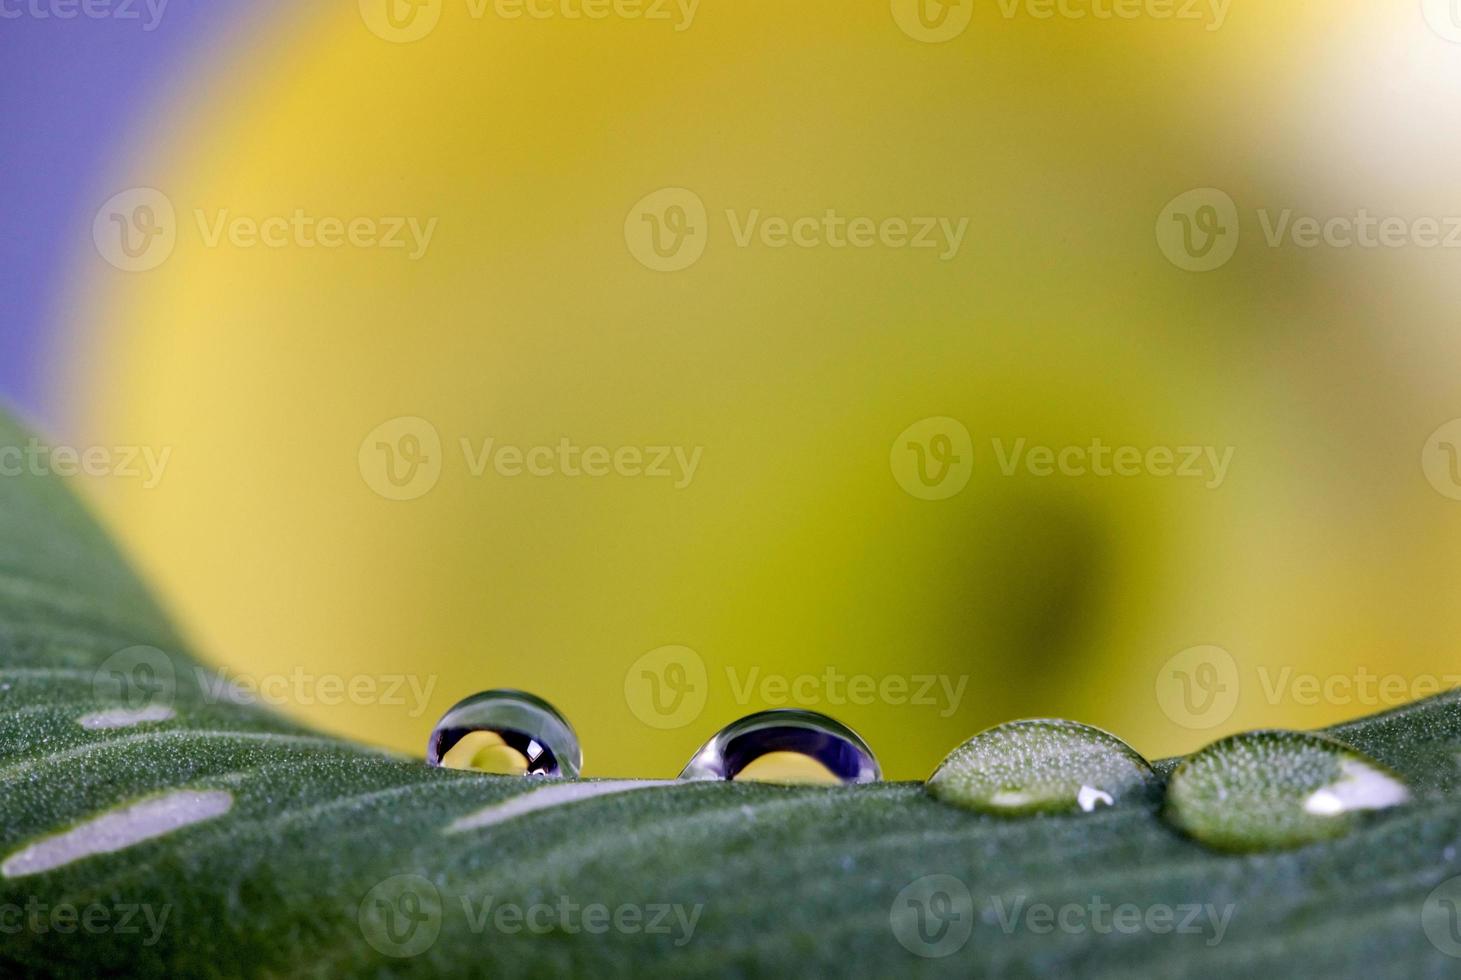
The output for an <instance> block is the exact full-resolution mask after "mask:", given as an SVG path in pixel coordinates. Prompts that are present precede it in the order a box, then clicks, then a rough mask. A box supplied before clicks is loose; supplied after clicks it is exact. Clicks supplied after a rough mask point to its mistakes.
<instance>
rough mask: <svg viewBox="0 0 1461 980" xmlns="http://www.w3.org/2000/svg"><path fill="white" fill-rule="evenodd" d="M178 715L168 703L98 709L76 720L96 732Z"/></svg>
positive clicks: (168, 719)
mask: <svg viewBox="0 0 1461 980" xmlns="http://www.w3.org/2000/svg"><path fill="white" fill-rule="evenodd" d="M176 717H177V712H176V711H173V710H172V709H171V708H169V707H167V706H166V705H162V704H156V705H152V706H150V707H146V708H141V709H138V710H136V711H132V710H129V709H127V708H113V709H111V710H110V711H98V712H96V713H95V714H90V715H84V716H82V717H81V718H78V719H76V720H77V722H78V723H79V724H80V725H81V727H82V728H85V729H87V730H88V731H93V732H96V731H103V730H105V729H109V728H131V727H132V726H133V725H143V724H146V723H147V722H150V721H171V720H172V719H174V718H176Z"/></svg>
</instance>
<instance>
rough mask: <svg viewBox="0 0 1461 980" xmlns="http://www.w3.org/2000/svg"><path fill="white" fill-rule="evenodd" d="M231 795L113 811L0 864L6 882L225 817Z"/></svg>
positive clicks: (193, 795)
mask: <svg viewBox="0 0 1461 980" xmlns="http://www.w3.org/2000/svg"><path fill="white" fill-rule="evenodd" d="M232 808H233V794H232V793H226V792H223V791H221V790H209V791H198V790H177V791H175V792H171V793H167V794H165V795H163V796H154V797H150V798H148V799H145V800H141V801H139V802H137V803H133V804H132V805H131V806H127V807H123V808H122V809H118V810H110V811H108V812H106V813H103V814H102V815H100V816H98V817H93V818H91V819H90V820H88V821H86V822H85V823H83V824H81V825H80V826H77V827H73V828H71V829H70V830H68V831H66V832H65V833H61V834H56V835H54V836H51V837H44V838H41V839H40V840H38V841H36V842H34V843H33V844H30V845H29V846H27V847H25V848H22V849H21V850H19V851H16V852H15V853H14V854H12V855H10V857H8V858H6V859H5V863H4V864H0V873H3V874H4V875H5V877H7V878H19V877H22V876H24V875H33V874H39V873H40V872H42V871H50V870H51V869H53V868H59V867H61V866H62V865H66V864H70V863H71V862H73V861H79V860H81V859H82V858H86V857H92V856H93V855H96V854H110V853H112V852H113V851H120V850H122V849H123V848H126V847H131V846H132V845H133V844H140V843H142V842H143V841H147V840H151V839H153V838H154V837H161V836H163V835H164V834H170V833H172V832H173V831H175V830H179V829H181V828H183V827H187V826H190V825H191V824H195V823H201V822H202V821H204V820H211V819H213V818H214V817H219V816H222V815H223V814H225V813H227V812H228V811H229V810H230V809H232Z"/></svg>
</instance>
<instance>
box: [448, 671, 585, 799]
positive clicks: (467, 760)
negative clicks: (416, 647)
mask: <svg viewBox="0 0 1461 980" xmlns="http://www.w3.org/2000/svg"><path fill="white" fill-rule="evenodd" d="M426 761H427V762H429V763H430V764H431V765H433V766H445V767H447V768H449V769H472V770H476V771H478V772H491V773H497V774H499V775H505V776H564V777H567V778H569V779H576V778H578V773H579V770H581V769H582V768H583V752H582V750H581V749H580V748H579V745H578V736H577V735H576V734H575V733H574V731H573V726H572V725H570V724H568V721H567V719H565V718H564V717H563V715H562V714H560V713H559V712H558V709H557V708H555V707H553V706H552V705H551V704H549V703H548V702H547V701H544V700H543V699H542V698H539V697H536V696H534V695H532V694H528V693H527V692H526V691H512V690H506V689H503V690H495V691H483V692H482V693H481V694H474V695H472V696H471V697H469V698H467V699H466V700H464V701H459V702H457V703H456V704H455V705H454V706H453V707H452V709H451V710H450V711H448V712H447V713H446V714H444V715H442V716H441V721H438V722H437V723H436V727H435V728H434V729H432V731H431V738H430V739H429V740H428V741H427V743H426Z"/></svg>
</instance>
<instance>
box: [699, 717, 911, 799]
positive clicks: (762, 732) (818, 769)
mask: <svg viewBox="0 0 1461 980" xmlns="http://www.w3.org/2000/svg"><path fill="white" fill-rule="evenodd" d="M680 778H681V779H720V780H739V781H742V782H770V783H825V784H829V785H837V784H840V783H872V782H876V781H877V780H879V779H880V778H882V770H881V769H880V768H879V767H878V760H877V759H876V758H875V757H874V756H873V751H872V749H870V748H868V745H867V743H866V742H864V741H863V740H862V738H861V737H860V736H859V735H858V734H857V733H856V732H854V731H853V730H852V729H850V728H848V727H847V726H846V725H843V724H841V723H840V722H838V721H836V720H834V719H832V718H828V717H827V716H826V715H823V714H818V713H817V712H815V711H801V710H797V709H785V708H784V709H780V710H777V711H762V712H759V713H757V714H754V715H747V716H746V717H744V718H742V719H740V720H739V721H734V722H732V723H731V724H729V725H727V726H725V727H724V728H722V729H721V730H720V731H718V732H716V733H715V735H714V737H712V738H711V739H710V741H708V742H706V743H705V744H704V745H702V746H701V747H700V750H699V751H698V752H696V753H695V755H694V756H693V757H692V758H691V759H690V762H689V764H687V765H686V766H685V769H684V771H683V772H681V773H680Z"/></svg>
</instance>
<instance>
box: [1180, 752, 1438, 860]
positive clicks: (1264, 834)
mask: <svg viewBox="0 0 1461 980" xmlns="http://www.w3.org/2000/svg"><path fill="white" fill-rule="evenodd" d="M1409 799H1410V791H1409V790H1408V789H1407V788H1406V786H1405V783H1404V782H1402V781H1401V779H1400V777H1399V776H1397V775H1395V774H1394V773H1393V772H1390V771H1389V770H1388V769H1386V768H1385V767H1384V766H1382V765H1381V764H1380V763H1378V762H1376V761H1375V760H1373V759H1371V758H1368V757H1367V756H1365V755H1364V754H1363V753H1361V752H1359V751H1358V750H1356V749H1353V748H1351V747H1350V746H1348V745H1345V744H1344V743H1342V742H1338V741H1335V740H1334V739H1332V738H1328V737H1326V736H1323V735H1314V734H1310V733H1305V732H1283V731H1265V732H1248V733H1246V734H1243V735H1233V736H1231V737H1229V738H1225V739H1222V740H1221V741H1218V742H1214V743H1213V744H1211V745H1209V746H1208V747H1207V748H1205V749H1202V750H1201V751H1199V752H1196V753H1194V754H1193V755H1191V756H1188V757H1187V758H1186V759H1185V760H1183V762H1182V763H1181V764H1180V765H1178V766H1177V768H1176V769H1175V770H1174V771H1173V772H1172V776H1171V778H1170V779H1169V780H1168V783H1167V804H1166V809H1165V811H1164V812H1165V815H1166V817H1167V819H1168V820H1169V821H1171V822H1172V823H1173V824H1174V825H1176V826H1177V827H1179V828H1180V829H1182V830H1183V831H1185V832H1187V833H1188V834H1190V835H1191V836H1193V837H1195V838H1197V839H1198V840H1200V841H1202V842H1203V843H1204V844H1208V845H1210V846H1212V847H1216V848H1219V849H1221V850H1227V851H1256V850H1269V849H1273V848H1281V847H1297V846H1299V845H1301V844H1308V843H1311V842H1313V841H1318V840H1325V839H1327V838H1330V837H1338V836H1340V835H1342V834H1344V833H1346V832H1347V831H1348V830H1349V829H1350V827H1351V826H1352V825H1353V824H1354V822H1355V821H1356V820H1357V819H1358V817H1357V814H1359V813H1360V812H1362V811H1365V810H1382V809H1385V808H1386V807H1392V806H1395V805H1397V804H1400V803H1404V802H1405V801H1407V800H1409Z"/></svg>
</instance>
